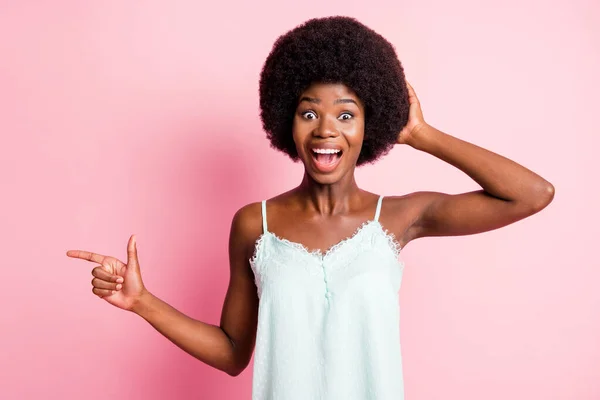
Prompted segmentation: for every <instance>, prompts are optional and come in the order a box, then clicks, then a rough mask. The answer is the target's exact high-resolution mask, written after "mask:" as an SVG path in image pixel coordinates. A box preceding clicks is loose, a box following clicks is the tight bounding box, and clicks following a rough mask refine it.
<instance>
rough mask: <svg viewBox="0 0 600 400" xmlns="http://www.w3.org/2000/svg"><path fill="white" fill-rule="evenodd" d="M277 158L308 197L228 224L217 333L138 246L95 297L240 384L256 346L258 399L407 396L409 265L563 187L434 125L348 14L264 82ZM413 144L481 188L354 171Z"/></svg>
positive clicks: (291, 44)
mask: <svg viewBox="0 0 600 400" xmlns="http://www.w3.org/2000/svg"><path fill="white" fill-rule="evenodd" d="M260 106H261V118H262V121H263V126H264V129H265V131H266V132H267V137H268V138H269V140H270V141H271V145H272V147H274V148H276V149H278V150H280V151H283V152H285V153H286V154H287V155H289V156H290V158H291V159H292V160H294V161H301V162H302V163H303V164H304V167H305V173H304V177H303V180H302V182H301V183H300V185H299V186H298V187H296V188H294V189H292V190H290V191H288V192H286V193H283V194H280V195H279V196H276V197H274V198H272V199H269V200H268V201H262V202H257V203H252V204H249V205H247V206H245V207H243V208H241V209H240V210H239V211H238V212H237V213H236V214H235V216H234V217H233V222H232V225H231V233H230V239H229V255H230V270H231V273H230V282H229V288H228V291H227V295H226V298H225V302H224V306H223V311H222V317H221V322H220V325H219V326H215V325H210V324H207V323H204V322H201V321H197V320H194V319H192V318H189V317H187V316H186V315H184V314H182V313H180V312H179V311H177V310H175V309H174V308H172V307H171V306H169V305H168V304H166V303H165V302H163V301H162V300H160V299H158V298H157V297H155V296H153V295H152V294H151V293H150V292H149V291H148V290H147V289H146V288H145V286H144V284H143V282H142V278H141V275H140V265H139V261H138V256H137V251H136V246H135V237H134V236H131V238H130V239H129V244H128V259H127V264H124V263H122V262H121V261H119V260H117V259H115V258H113V257H108V256H103V255H99V254H95V253H91V252H87V251H80V250H70V251H68V252H67V255H68V256H69V257H75V258H81V259H86V260H89V261H92V262H95V263H98V264H100V265H99V266H97V267H95V268H94V269H93V270H92V275H93V276H94V279H93V280H92V285H93V289H92V291H93V293H94V294H95V295H97V296H99V297H101V298H103V299H105V300H106V301H107V302H108V303H110V304H112V305H115V306H117V307H119V308H122V309H125V310H129V311H133V312H135V313H136V314H138V315H140V316H141V317H143V318H144V319H146V320H147V321H148V322H149V323H150V324H152V326H154V327H155V328H156V329H157V330H158V331H159V332H161V333H162V334H163V335H164V336H166V337H167V338H168V339H169V340H171V341H172V342H173V343H175V344H176V345H177V346H179V347H180V348H182V349H183V350H185V351H186V352H188V353H189V354H191V355H193V356H194V357H196V358H198V359H199V360H201V361H203V362H205V363H206V364H209V365H211V366H213V367H215V368H218V369H220V370H222V371H225V372H226V373H228V374H230V375H232V376H235V375H238V374H239V373H240V372H242V371H243V370H244V368H245V367H246V366H247V365H248V363H249V361H250V359H251V356H252V352H253V350H254V347H255V345H256V355H255V360H254V377H253V398H254V399H277V400H288V399H302V400H306V399H346V400H352V399H357V400H358V399H361V400H364V399H378V400H381V399H401V398H403V391H404V387H403V386H404V385H403V380H402V361H401V352H400V343H399V326H398V325H399V313H398V311H399V309H398V290H399V288H400V282H401V277H402V270H403V264H402V262H401V261H400V260H399V252H400V249H401V248H404V247H405V246H406V245H407V244H408V243H409V242H410V241H412V240H414V239H417V238H420V237H426V236H454V235H468V234H474V233H479V232H485V231H489V230H492V229H497V228H500V227H502V226H506V225H508V224H511V223H513V222H516V221H518V220H521V219H523V218H526V217H528V216H530V215H532V214H534V213H536V212H538V211H540V210H542V209H543V208H544V207H546V206H547V205H548V204H549V203H550V202H551V201H552V198H553V196H554V188H553V186H552V185H551V184H550V183H549V182H548V181H546V180H545V179H543V178H541V177H540V176H538V175H536V174H535V173H533V172H532V171H530V170H528V169H526V168H524V167H522V166H521V165H519V164H517V163H515V162H513V161H511V160H509V159H507V158H504V157H502V156H500V155H498V154H495V153H492V152H490V151H488V150H485V149H483V148H481V147H478V146H475V145H473V144H470V143H468V142H465V141H463V140H460V139H457V138H455V137H453V136H450V135H448V134H446V133H443V132H441V131H439V130H437V129H436V128H434V127H432V126H431V125H429V124H427V123H426V122H425V120H424V118H423V114H422V112H421V107H420V104H419V100H418V98H417V96H416V94H415V92H414V90H413V89H412V87H411V86H410V85H409V84H408V83H407V82H406V81H405V77H404V71H403V68H402V66H401V64H400V62H399V61H398V58H397V56H396V53H395V51H394V49H393V47H392V45H391V44H390V43H389V42H387V41H386V40H385V39H384V38H383V37H381V36H380V35H378V34H377V33H375V32H374V31H372V30H371V29H369V28H367V27H366V26H364V25H362V24H361V23H359V22H358V21H356V20H354V19H352V18H347V17H330V18H322V19H313V20H310V21H307V22H306V23H304V24H303V25H301V26H299V27H297V28H295V29H293V30H292V31H290V32H288V33H286V34H285V35H283V36H281V37H280V38H279V39H278V40H277V42H276V43H275V45H274V47H273V49H272V51H271V53H270V54H269V56H268V58H267V60H266V63H265V65H264V68H263V70H262V72H261V79H260ZM395 144H406V145H409V146H411V147H413V148H415V149H417V150H420V151H424V152H427V153H429V154H431V155H433V156H435V157H437V158H440V159H442V160H444V161H446V162H447V163H449V164H451V165H453V166H455V167H456V168H459V169H460V170H462V171H463V172H465V173H466V174H467V175H469V176H470V177H471V178H473V179H474V180H475V181H476V182H477V183H478V184H479V185H481V187H482V190H478V191H473V192H469V193H463V194H458V195H449V194H444V193H437V192H416V193H411V194H408V195H404V196H389V197H385V199H384V197H383V196H378V195H376V194H374V193H370V192H367V191H365V190H362V189H360V188H359V187H358V186H357V184H356V182H355V179H354V170H355V168H356V167H357V166H360V165H363V164H366V163H372V162H375V161H376V160H378V159H379V158H380V157H381V156H383V155H384V154H386V153H387V152H389V151H390V149H391V148H392V147H393V146H394V145H395Z"/></svg>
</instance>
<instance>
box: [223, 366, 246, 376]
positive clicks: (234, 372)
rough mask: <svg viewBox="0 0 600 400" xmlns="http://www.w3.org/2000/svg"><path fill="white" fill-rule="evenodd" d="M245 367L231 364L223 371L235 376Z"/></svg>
mask: <svg viewBox="0 0 600 400" xmlns="http://www.w3.org/2000/svg"><path fill="white" fill-rule="evenodd" d="M245 369H246V365H232V366H230V367H228V368H227V369H225V371H224V372H225V373H226V374H227V375H229V376H233V377H236V376H238V375H239V374H241V373H242V372H244V370H245Z"/></svg>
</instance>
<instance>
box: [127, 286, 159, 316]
mask: <svg viewBox="0 0 600 400" xmlns="http://www.w3.org/2000/svg"><path fill="white" fill-rule="evenodd" d="M153 297H154V295H153V294H152V293H150V292H149V291H147V290H146V289H143V290H142V293H140V295H139V296H138V297H137V298H136V299H135V300H134V301H133V304H132V305H131V307H130V309H129V311H131V312H133V313H134V314H137V315H139V316H140V317H142V318H144V314H145V313H146V311H147V310H149V309H150V304H151V302H152V299H153Z"/></svg>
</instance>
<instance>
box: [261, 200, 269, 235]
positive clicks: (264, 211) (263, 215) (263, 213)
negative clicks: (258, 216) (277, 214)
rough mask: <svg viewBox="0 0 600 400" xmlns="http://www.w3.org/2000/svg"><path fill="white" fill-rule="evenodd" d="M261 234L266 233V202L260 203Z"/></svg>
mask: <svg viewBox="0 0 600 400" xmlns="http://www.w3.org/2000/svg"><path fill="white" fill-rule="evenodd" d="M262 220H263V233H267V232H268V231H267V201H266V200H263V201H262Z"/></svg>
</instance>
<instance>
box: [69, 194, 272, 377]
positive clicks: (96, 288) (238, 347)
mask: <svg viewBox="0 0 600 400" xmlns="http://www.w3.org/2000/svg"><path fill="white" fill-rule="evenodd" d="M260 227H261V224H260V203H253V204H250V205H247V206H245V207H243V208H242V209H240V210H239V211H238V212H237V213H236V214H235V216H234V217H233V221H232V224H231V231H230V236H229V261H230V277H229V287H228V289H227V294H226V297H225V302H224V304H223V309H222V313H221V322H220V324H219V326H216V325H212V324H208V323H205V322H202V321H198V320H195V319H193V318H190V317H188V316H187V315H185V314H183V313H181V312H180V311H178V310H176V309H175V308H174V307H172V306H170V305H169V304H167V303H166V302H164V301H162V300H160V299H159V298H158V297H156V296H154V295H153V294H151V293H150V292H149V291H148V290H147V289H146V288H145V287H144V285H143V282H142V279H141V273H140V267H139V261H138V257H137V249H136V246H135V238H134V236H132V237H131V238H130V239H129V244H128V251H127V258H128V260H127V264H124V263H122V262H121V261H119V260H117V259H116V258H114V257H110V256H103V255H100V254H96V253H91V252H87V251H81V250H69V251H68V252H67V255H68V256H69V257H73V258H81V259H85V260H88V261H92V262H96V263H99V264H101V265H99V266H97V267H96V268H94V269H93V270H92V275H93V276H94V279H93V280H92V285H93V289H92V291H93V293H94V294H96V295H97V296H99V297H101V298H103V299H105V300H106V301H107V302H108V303H110V304H112V305H114V306H116V307H119V308H122V309H125V310H129V311H132V312H134V313H136V314H138V315H140V316H141V317H142V318H144V319H145V320H146V321H148V322H149V323H150V324H151V325H152V326H153V327H154V328H155V329H156V330H157V331H158V332H160V333H161V334H162V335H164V336H165V337H166V338H167V339H169V340H170V341H171V342H173V343H174V344H175V345H177V346H178V347H179V348H181V349H182V350H184V351H186V352H187V353H189V354H190V355H192V356H194V357H196V358H197V359H198V360H200V361H202V362H204V363H206V364H208V365H210V366H212V367H215V368H217V369H219V370H222V371H224V372H226V373H227V374H229V375H231V376H236V375H238V374H240V373H241V372H242V371H243V370H244V369H245V368H246V366H247V365H248V363H249V361H250V358H251V356H252V351H253V350H254V343H255V338H256V327H257V318H258V296H257V292H256V286H255V284H254V276H253V273H252V270H251V269H250V265H249V261H248V260H249V259H250V257H251V256H252V253H253V251H254V242H255V240H256V238H257V237H258V236H259V235H260Z"/></svg>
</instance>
